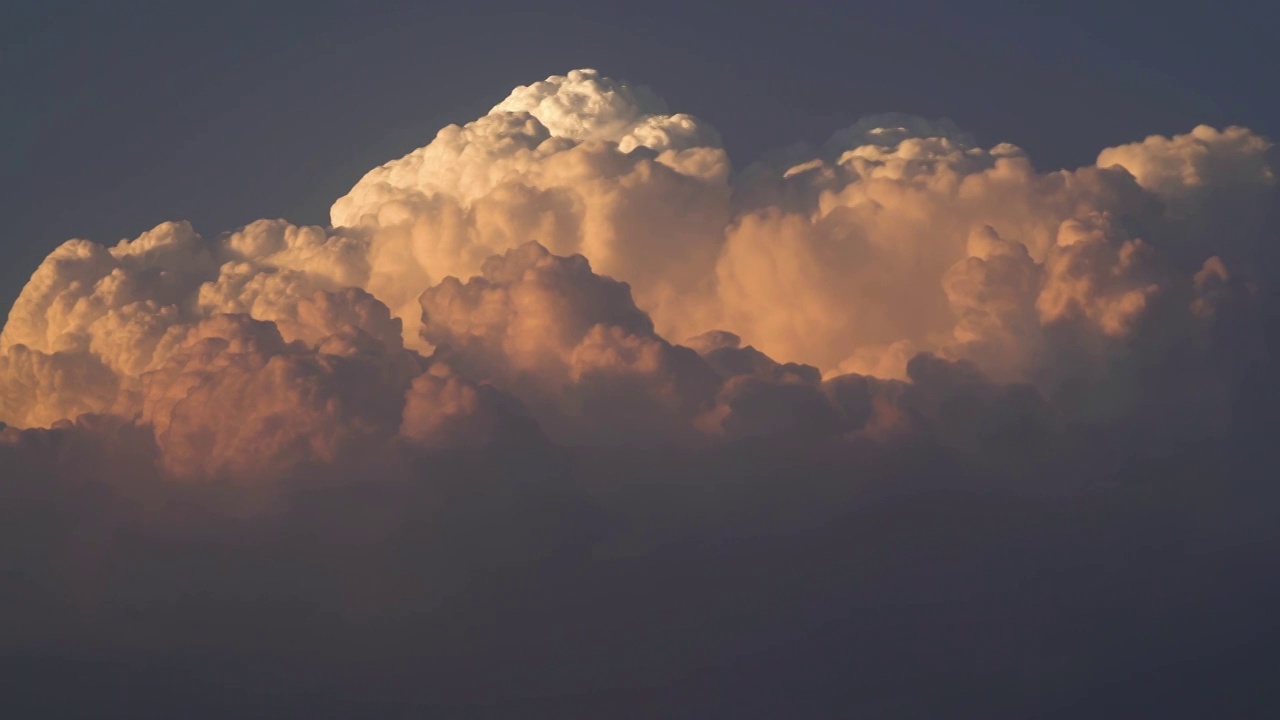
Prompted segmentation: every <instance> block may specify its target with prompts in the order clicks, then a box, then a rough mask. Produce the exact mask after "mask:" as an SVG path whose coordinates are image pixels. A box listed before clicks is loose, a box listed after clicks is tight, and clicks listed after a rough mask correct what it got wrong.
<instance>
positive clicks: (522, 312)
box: [0, 70, 1280, 717]
mask: <svg viewBox="0 0 1280 720" xmlns="http://www.w3.org/2000/svg"><path fill="white" fill-rule="evenodd" d="M1274 169H1275V157H1274V150H1273V147H1272V145H1271V143H1270V141H1268V140H1266V139H1265V138H1263V137H1262V136H1261V135H1258V134H1256V133H1253V132H1251V131H1248V130H1245V129H1243V128H1227V129H1225V130H1221V131H1219V130H1214V129H1211V128H1205V127H1200V128H1195V129H1193V130H1192V131H1191V132H1190V133H1188V134H1186V135H1178V136H1174V137H1167V138H1166V137H1152V138H1147V139H1146V140H1144V141H1142V142H1139V143H1134V144H1130V145H1123V146H1119V147H1116V148H1109V149H1105V150H1103V151H1102V152H1101V153H1100V154H1099V156H1098V161H1097V163H1096V164H1095V165H1092V166H1087V167H1082V168H1077V169H1071V170H1050V171H1046V170H1044V169H1037V168H1036V167H1035V166H1034V165H1033V164H1032V162H1031V159H1030V158H1029V157H1028V156H1027V154H1026V153H1025V152H1024V151H1023V150H1022V149H1020V148H1017V147H1014V146H1012V145H1009V144H996V145H992V146H990V147H983V146H982V145H980V144H979V143H978V142H977V141H976V140H975V138H974V137H972V136H970V135H968V134H966V133H965V132H964V131H963V130H961V129H960V128H958V127H957V126H956V125H955V124H954V123H952V122H950V121H947V120H926V119H921V118H914V117H911V116H906V115H898V114H888V115H877V116H872V117H869V118H866V119H864V120H862V121H859V122H858V123H855V124H854V125H852V126H850V127H849V128H845V129H843V130H839V131H837V132H835V133H834V134H833V135H832V137H831V139H830V140H829V141H828V142H826V143H824V144H823V145H821V146H820V147H817V148H809V147H805V146H803V145H796V146H791V147H788V148H785V149H783V150H781V151H779V152H777V153H773V154H771V155H769V156H767V157H765V158H763V159H761V160H759V161H757V162H755V163H752V164H749V165H745V166H744V167H742V169H741V171H740V172H737V173H734V172H733V171H732V168H731V165H730V161H729V158H728V156H727V154H726V153H725V151H724V149H723V148H722V147H721V143H720V140H719V136H718V135H717V133H716V132H715V130H714V129H712V128H711V127H709V126H708V125H707V124H706V123H705V122H703V121H700V120H698V119H696V118H693V117H691V116H688V115H685V114H681V113H678V112H671V110H670V109H669V108H667V107H666V105H665V104H664V103H663V102H662V101H661V100H660V99H659V98H658V97H657V95H655V94H654V93H653V92H652V91H650V90H648V89H646V88H643V87H640V86H636V85H632V84H629V83H626V82H620V81H615V80H611V79H608V78H606V77H604V76H602V75H601V74H599V73H597V72H595V71H591V70H578V71H573V72H570V73H568V74H567V75H564V76H553V77H551V78H548V79H547V80H545V81H543V82H537V83H533V84H532V85H528V86H525V87H520V88H517V89H515V90H514V91H512V93H511V94H510V95H509V96H508V97H507V98H506V99H504V100H503V101H502V102H500V103H498V105H496V106H495V107H494V108H493V109H492V110H491V111H490V112H488V113H486V114H485V115H484V116H483V117H481V118H478V119H476V120H474V121H472V122H469V123H466V124H464V125H454V126H449V127H447V128H444V129H442V130H441V131H440V132H439V133H438V134H437V135H436V136H435V138H434V139H433V140H432V141H431V142H430V143H429V144H428V145H426V146H425V147H423V148H421V149H419V150H416V151H414V152H412V153H409V154H408V155H406V156H405V157H403V158H400V159H397V160H393V161H391V162H389V163H387V164H385V165H383V166H381V167H379V168H375V169H373V170H371V171H370V172H369V173H368V174H367V175H366V176H365V177H363V178H362V179H360V180H359V181H358V182H357V183H356V184H355V186H354V187H353V188H352V189H351V191H350V192H349V193H348V194H346V195H345V196H344V197H342V198H340V199H338V200H337V201H336V202H335V203H334V205H333V208H332V212H331V215H332V226H331V227H313V226H298V225H293V224H291V223H289V222H287V221H285V220H278V219H276V220H272V219H266V220H259V221H256V222H254V223H251V224H249V225H247V226H245V227H244V228H240V229H238V230H235V231H233V232H230V233H225V234H222V235H216V236H201V235H200V234H198V233H197V232H196V231H195V229H194V228H192V227H191V226H190V225H189V224H187V223H182V222H168V223H163V224H161V225H158V226H157V227H155V228H154V229H152V230H149V231H147V232H145V233H143V234H142V235H140V236H139V237H137V238H135V239H131V240H122V241H120V242H118V243H116V244H115V245H111V246H107V245H101V244H97V243H94V242H91V241H89V240H84V239H75V240H70V241H68V242H66V243H64V244H63V245H61V246H60V247H58V248H56V249H55V250H54V251H53V252H52V253H51V254H50V255H49V256H48V257H47V258H46V259H45V260H44V261H43V262H42V263H41V264H40V266H39V267H38V268H36V269H35V271H34V274H33V275H32V277H31V280H30V282H29V283H28V284H27V286H26V287H25V288H24V290H23V291H22V294H21V295H20V297H19V298H18V300H17V301H16V302H15V304H14V306H13V308H12V309H11V311H10V313H9V317H8V321H7V323H6V324H5V326H4V329H3V331H2V332H0V526H3V527H5V542H4V543H0V583H3V586H2V587H3V588H4V592H0V611H3V613H4V616H5V617H9V618H22V620H23V622H22V623H21V624H20V626H19V624H18V623H10V624H8V625H7V626H4V627H0V643H2V644H3V647H4V648H5V650H6V652H5V653H4V656H5V658H16V660H15V661H14V662H13V663H9V664H6V665H5V666H4V670H5V672H6V673H7V674H8V675H9V676H10V677H15V678H19V679H20V680H21V679H23V678H25V679H26V680H25V681H21V682H18V683H16V685H18V686H19V690H20V691H21V692H24V693H26V695H29V696H34V695H37V694H41V692H39V689H40V688H48V687H51V686H56V687H58V688H76V689H80V690H86V688H87V689H89V690H91V689H92V688H94V687H97V688H99V689H101V688H104V687H109V688H112V690H111V693H110V694H111V695H112V697H114V698H115V700H116V701H121V702H123V701H128V702H132V703H134V704H135V705H137V706H141V705H147V704H148V703H152V704H153V705H154V704H157V703H162V702H163V693H162V692H159V691H158V690H157V688H159V687H160V686H162V685H163V686H165V687H169V686H170V685H171V684H172V686H173V687H180V688H182V689H181V690H175V691H174V692H177V693H179V694H183V695H184V696H189V697H195V695H196V694H198V693H199V692H201V690H200V688H205V689H208V687H212V686H217V687H218V688H219V690H218V692H216V693H213V695H216V696H217V697H220V698H224V699H226V700H227V702H228V704H229V706H230V707H231V708H232V709H231V710H230V711H227V709H226V708H223V710H224V712H222V713H221V714H220V716H226V715H227V714H231V715H243V714H251V713H248V712H247V711H244V707H250V708H251V709H256V710H261V709H262V708H263V707H267V706H272V705H273V703H274V705H275V706H279V707H281V708H286V710H285V711H283V712H285V714H289V712H288V710H297V711H298V712H309V713H310V714H317V713H318V714H350V715H355V716H369V715H385V714H387V713H386V711H387V709H388V708H394V709H397V710H398V709H409V710H412V711H413V712H410V713H409V714H421V713H420V712H419V711H421V710H423V709H424V708H425V709H427V710H428V711H429V710H436V711H438V712H437V713H436V714H440V715H457V714H462V715H468V716H470V715H474V714H475V713H474V712H468V711H471V710H475V709H476V708H477V707H478V705H477V703H482V704H485V706H486V707H487V708H490V709H493V710H494V712H495V713H496V714H497V715H499V716H511V715H529V714H537V713H539V712H544V714H549V715H553V716H558V717H562V716H573V715H574V714H579V715H581V714H584V713H588V714H592V715H594V716H601V715H603V716H611V717H612V716H618V715H619V711H618V708H634V709H636V712H637V713H639V714H645V715H649V716H652V715H661V716H671V715H679V714H680V711H683V712H687V713H692V714H695V715H698V716H704V717H705V716H708V715H711V716H719V715H732V716H741V715H747V714H750V713H751V712H761V711H762V708H765V707H768V708H769V710H767V711H765V712H767V713H768V714H770V715H796V714H800V715H806V714H814V715H830V714H831V713H830V712H827V711H829V710H830V708H831V707H845V708H847V707H848V702H847V701H848V695H849V694H850V693H852V694H854V695H857V696H858V697H860V698H863V699H865V700H866V703H867V707H869V708H871V710H869V711H868V712H869V713H870V714H872V715H892V714H894V713H895V711H898V710H901V709H902V708H903V707H906V709H907V710H908V711H918V712H916V714H923V715H932V716H936V715H946V714H954V711H955V708H956V707H957V704H956V702H955V700H956V698H962V699H963V700H964V703H965V706H966V707H969V706H970V705H969V704H968V703H970V702H971V701H972V702H976V703H977V706H982V707H984V708H987V707H988V706H989V709H990V712H986V713H985V715H986V716H1028V715H1035V714H1037V712H1038V711H1039V710H1040V709H1041V707H1040V705H1041V701H1043V699H1044V698H1045V697H1048V696H1050V695H1051V696H1053V697H1054V698H1061V697H1076V698H1090V697H1096V696H1097V693H1096V692H1095V691H1096V690H1097V688H1098V687H1103V686H1106V687H1114V682H1113V680H1114V677H1117V676H1120V675H1123V676H1125V677H1130V678H1132V677H1136V676H1140V675H1141V674H1142V672H1146V671H1149V670H1152V669H1154V668H1161V669H1162V671H1164V670H1167V668H1168V667H1169V666H1170V664H1169V663H1170V662H1171V658H1172V659H1180V660H1182V661H1184V662H1186V663H1187V667H1189V668H1191V670H1189V672H1190V673H1191V676H1194V677H1193V678H1191V679H1196V680H1203V679H1204V678H1205V677H1210V678H1211V679H1213V681H1214V682H1218V683H1220V684H1221V683H1229V682H1237V683H1244V684H1245V685H1247V682H1245V680H1247V679H1248V675H1247V673H1245V674H1243V675H1242V674H1241V673H1239V672H1235V670H1238V669H1239V667H1247V666H1249V662H1247V661H1246V660H1239V662H1238V663H1237V665H1233V666H1230V667H1229V668H1228V670H1225V671H1224V670H1222V667H1220V666H1219V665H1214V662H1217V660H1214V661H1209V660H1206V659H1205V658H1211V657H1212V658H1221V657H1223V653H1228V652H1231V651H1232V650H1231V649H1232V648H1239V647H1241V646H1242V643H1244V642H1246V641H1255V642H1256V641H1257V638H1259V637H1264V636H1265V637H1270V636H1268V635H1267V633H1272V634H1274V631H1275V623H1274V621H1273V620H1271V619H1270V618H1271V616H1272V614H1273V613H1271V612H1270V609H1271V607H1273V606H1274V604H1275V600H1276V599H1277V598H1280V593H1277V588H1276V587H1275V583H1274V582H1272V581H1271V577H1272V575H1273V573H1269V572H1267V569H1268V568H1269V567H1270V563H1271V558H1272V557H1273V556H1274V554H1275V551H1276V538H1275V535H1274V528H1275V527H1277V525H1276V523H1275V517H1274V515H1275V513H1274V507H1276V504H1275V499H1276V498H1275V497H1274V495H1275V489H1274V483H1273V482H1271V480H1272V478H1273V477H1274V476H1275V467H1276V460H1277V458H1276V456H1275V453H1274V448H1273V446H1274V443H1273V442H1272V440H1271V438H1270V436H1269V434H1268V433H1269V428H1273V427H1274V426H1275V423H1276V422H1277V418H1276V412H1275V409H1276V407H1280V403H1277V402H1276V398H1277V390H1278V389H1280V388H1278V387H1277V384H1276V379H1275V373H1274V371H1273V370H1272V368H1273V367H1274V364H1275V359H1276V353H1277V347H1278V346H1277V342H1276V340H1277V337H1280V334H1278V332H1277V328H1280V325H1278V324H1277V322H1276V320H1275V317H1276V308H1275V307H1274V301H1273V300H1272V299H1271V297H1272V296H1271V295H1269V292H1270V291H1271V287H1270V285H1269V284H1268V281H1269V280H1270V278H1269V277H1268V276H1267V275H1266V274H1265V273H1264V272H1262V270H1263V269H1265V268H1266V267H1267V263H1268V262H1270V260H1269V258H1270V257H1271V256H1270V255H1269V254H1268V253H1271V252H1273V250H1272V249H1271V248H1272V247H1273V246H1274V244H1275V243H1274V242H1272V241H1274V239H1275V237H1276V236H1275V235H1273V234H1271V233H1273V228H1272V226H1271V225H1269V224H1268V223H1270V222H1271V219H1270V217H1269V216H1268V215H1267V212H1268V209H1269V207H1270V203H1271V201H1272V199H1273V198H1274V192H1275V182H1274V171H1275V170H1274ZM1251 599H1252V600H1251ZM1250 603H1252V604H1250ZM1207 616H1214V617H1219V618H1225V620H1223V621H1222V622H1217V621H1215V623H1213V624H1212V627H1209V626H1208V625H1206V624H1205V623H1203V618H1204V617H1207ZM1064 617H1067V618H1077V619H1081V621H1080V623H1078V624H1079V625H1080V628H1075V627H1072V628H1069V629H1068V631H1064V627H1066V626H1065V625H1064V624H1063V622H1064V621H1063V620H1062V618H1064ZM1046 648H1048V650H1046ZM1263 651H1265V652H1270V653H1271V655H1274V652H1273V651H1274V648H1273V647H1271V646H1267V647H1265V648H1263ZM1265 652H1264V654H1265ZM95 658H96V659H95ZM102 658H106V659H107V660H105V661H104V660H101V659H102ZM193 658H194V659H193ZM264 658H265V659H264ZM5 662H6V663H8V662H9V661H8V660H6V661H5ZM76 668H81V670H76ZM85 668H87V669H85ZM175 668H177V669H175ZM182 668H186V670H183V669H182ZM193 668H194V669H193ZM405 668H413V671H412V672H411V673H408V674H406V673H405V672H404V669H405ZM77 672H82V674H81V675H80V676H76V677H72V678H70V679H67V678H66V677H65V676H66V675H67V674H68V673H70V674H71V675H75V674H76V673H77ZM184 672H186V673H189V676H190V677H186V676H183V677H186V679H185V680H183V679H182V678H179V679H177V680H172V678H173V677H174V676H173V673H184ZM166 673H168V674H166ZM1214 673H1217V674H1216V675H1215V674H1214ZM1015 676H1016V677H1019V678H1024V679H1025V678H1030V680H1029V681H1028V682H1030V683H1031V684H1032V685H1034V687H1033V688H1032V690H1029V691H1028V693H1029V695H1028V696H1027V697H1022V696H1018V697H1010V693H1009V692H1008V688H1009V684H1008V682H1007V678H1009V677H1015ZM140 677H141V678H143V679H142V680H139V679H138V678H140ZM1189 677H1190V676H1189ZM1241 677H1244V680H1241V679H1240V678H1241ZM121 678H126V679H127V680H128V682H125V681H124V680H121ZM296 678H307V680H306V681H305V683H304V682H303V681H301V680H296ZM939 678H944V679H954V682H953V683H952V684H948V683H950V682H951V681H950V680H943V681H940V680H939ZM171 680H172V683H171V682H170V681H171ZM1268 680H1269V678H1268ZM95 683H97V684H96V685H95ZM135 683H136V684H135ZM202 683H207V685H202ZM895 683H897V684H895ZM304 685H305V687H304ZM1184 685H1185V687H1191V686H1194V685H1196V683H1194V682H1188V683H1185V684H1184ZM783 686H785V687H786V688H787V692H786V693H785V697H783V696H781V694H780V693H779V691H778V688H781V687H783ZM119 687H130V688H134V689H138V690H139V691H138V692H130V693H121V692H119V691H118V688H119ZM193 688H194V689H193ZM228 688H232V690H228ZM708 688H710V689H709V690H708ZM921 688H925V689H926V691H925V692H922V691H921ZM933 690H936V691H937V694H933V692H932V691H933ZM240 691H243V692H244V694H245V697H246V698H247V699H244V698H240V697H238V695H237V694H238V693H239V692H240ZM699 692H706V693H708V694H709V695H710V696H714V697H709V696H699V695H698V693H699ZM1134 692H1135V693H1137V694H1138V695H1141V696H1142V698H1143V700H1144V701H1148V702H1149V701H1150V698H1151V697H1163V695H1161V694H1160V693H1148V692H1142V690H1141V688H1139V690H1135V691H1134ZM975 693H977V694H980V695H982V696H983V698H987V699H988V700H990V701H989V702H978V701H977V700H974V698H975V697H977V695H975ZM43 695H44V696H45V702H46V703H48V702H50V701H49V700H48V696H49V695H50V694H49V693H43ZM54 695H57V696H58V698H61V699H64V700H66V703H68V704H70V703H74V702H77V701H78V699H79V698H89V699H88V700H85V702H89V703H94V702H95V700H96V704H95V708H96V709H98V710H100V709H101V707H102V705H101V700H100V699H97V696H96V695H94V694H93V693H92V692H74V693H73V692H60V693H55V694H54ZM124 695H128V697H127V698H123V700H122V697H123V696H124ZM250 695H251V696H252V697H249V696H250ZM233 696H235V697H233ZM374 696H376V697H377V698H378V702H381V703H383V704H382V705H378V706H376V707H374V705H377V703H374V702H372V701H371V702H370V703H363V704H362V702H361V701H360V700H359V699H360V698H363V697H374ZM997 697H998V698H999V700H994V699H991V698H997ZM264 698H266V699H265V700H264ZM353 698H355V699H353ZM981 699H982V698H978V700H981ZM344 703H348V704H346V705H344ZM646 703H648V704H646ZM805 703H810V704H809V705H805ZM877 703H878V704H877ZM894 703H897V704H896V705H895V704H894ZM308 704H310V705H309V706H308ZM1175 707H1176V706H1175ZM460 708H461V710H460ZM584 708H585V709H584ZM670 708H677V710H678V711H677V712H674V713H673V712H666V710H669V709H670ZM81 709H83V708H81ZM144 709H145V710H152V709H154V708H151V707H148V708H140V712H141V710H144ZM775 709H776V711H775ZM881 709H883V710H884V711H883V712H879V710H881ZM809 711H812V712H809ZM45 714H48V713H47V712H46V713H45ZM144 714H145V713H144ZM170 714H172V713H170ZM428 714H431V713H430V712H428ZM622 714H625V712H624V713H622ZM1095 714H1108V713H1106V712H1098V713H1095ZM1206 714H1212V713H1206Z"/></svg>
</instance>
